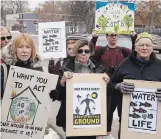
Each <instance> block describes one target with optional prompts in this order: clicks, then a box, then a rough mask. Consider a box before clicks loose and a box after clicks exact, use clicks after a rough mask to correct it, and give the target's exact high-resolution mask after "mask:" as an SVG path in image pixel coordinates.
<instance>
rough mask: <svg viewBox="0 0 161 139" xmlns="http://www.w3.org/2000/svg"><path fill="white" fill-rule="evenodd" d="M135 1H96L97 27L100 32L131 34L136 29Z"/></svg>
mask: <svg viewBox="0 0 161 139" xmlns="http://www.w3.org/2000/svg"><path fill="white" fill-rule="evenodd" d="M134 9H135V8H134V3H126V2H107V1H103V0H97V1H96V18H95V29H96V32H97V33H98V34H107V33H117V34H130V32H131V31H134Z"/></svg>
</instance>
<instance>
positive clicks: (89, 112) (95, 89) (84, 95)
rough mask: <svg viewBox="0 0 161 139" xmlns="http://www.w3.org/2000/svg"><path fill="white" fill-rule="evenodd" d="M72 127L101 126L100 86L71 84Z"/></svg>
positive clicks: (94, 84) (96, 84)
mask: <svg viewBox="0 0 161 139" xmlns="http://www.w3.org/2000/svg"><path fill="white" fill-rule="evenodd" d="M73 89H74V90H73V128H91V127H101V117H100V116H101V106H100V105H101V98H100V97H101V92H100V91H101V86H100V84H99V83H74V84H73Z"/></svg>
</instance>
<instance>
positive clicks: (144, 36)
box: [135, 32, 153, 43]
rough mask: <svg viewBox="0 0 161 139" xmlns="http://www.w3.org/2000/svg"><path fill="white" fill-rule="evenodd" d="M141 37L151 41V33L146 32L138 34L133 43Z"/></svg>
mask: <svg viewBox="0 0 161 139" xmlns="http://www.w3.org/2000/svg"><path fill="white" fill-rule="evenodd" d="M141 38H148V39H150V40H151V41H152V42H153V39H152V35H151V34H149V33H148V32H143V33H140V34H138V35H137V38H136V41H135V43H136V42H138V40H140V39H141Z"/></svg>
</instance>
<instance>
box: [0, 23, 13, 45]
mask: <svg viewBox="0 0 161 139" xmlns="http://www.w3.org/2000/svg"><path fill="white" fill-rule="evenodd" d="M11 39H12V36H11V33H10V31H9V30H8V29H7V28H6V27H4V26H1V44H0V45H1V48H2V47H4V46H6V45H7V44H8V43H10V42H11Z"/></svg>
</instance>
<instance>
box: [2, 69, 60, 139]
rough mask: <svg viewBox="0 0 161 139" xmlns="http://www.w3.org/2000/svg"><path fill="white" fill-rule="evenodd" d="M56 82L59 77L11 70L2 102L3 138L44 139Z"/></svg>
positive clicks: (25, 70)
mask: <svg viewBox="0 0 161 139" xmlns="http://www.w3.org/2000/svg"><path fill="white" fill-rule="evenodd" d="M57 80H58V76H57V75H51V74H48V73H44V72H40V71H34V70H30V69H25V68H20V67H15V66H11V67H10V72H9V76H8V80H7V85H6V89H5V92H4V98H3V102H2V119H1V124H0V126H1V129H0V132H1V134H2V137H3V139H9V138H11V137H12V138H13V139H22V138H23V139H29V138H33V139H43V136H44V132H45V128H46V125H47V120H48V107H49V99H50V98H49V92H50V91H51V90H52V89H55V87H56V83H57ZM42 117H43V120H42Z"/></svg>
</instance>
